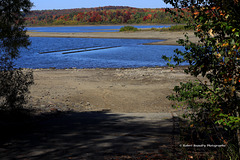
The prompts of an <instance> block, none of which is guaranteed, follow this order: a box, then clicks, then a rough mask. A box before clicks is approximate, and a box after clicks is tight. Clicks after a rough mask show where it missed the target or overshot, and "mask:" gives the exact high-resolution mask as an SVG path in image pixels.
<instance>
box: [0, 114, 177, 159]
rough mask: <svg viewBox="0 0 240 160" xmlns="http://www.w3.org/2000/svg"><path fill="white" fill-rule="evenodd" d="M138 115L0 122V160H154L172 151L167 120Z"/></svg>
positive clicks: (62, 116) (58, 116)
mask: <svg viewBox="0 0 240 160" xmlns="http://www.w3.org/2000/svg"><path fill="white" fill-rule="evenodd" d="M143 115H144V114H139V115H135V116H133V115H131V114H120V113H119V114H114V113H106V112H79V113H77V112H66V113H62V112H61V113H54V114H49V115H44V116H43V115H41V116H36V117H34V121H33V122H23V123H6V122H1V121H0V127H1V139H0V159H1V160H5V159H6V160H8V159H9V160H12V159H18V160H35V159H44V160H47V159H51V160H59V159H78V160H79V159H88V160H89V159H98V160H99V159H117V158H116V157H118V158H119V159H135V158H136V157H137V156H138V157H139V159H147V158H146V154H148V155H150V154H154V157H155V159H159V157H161V156H162V155H161V148H164V147H167V149H168V152H171V150H170V149H169V146H170V145H171V142H172V135H173V132H172V131H173V130H172V124H173V122H172V119H171V118H167V119H148V118H146V117H144V116H143ZM140 155H145V156H144V157H145V158H140ZM134 157H135V158H134ZM162 158H163V157H162ZM152 159H154V158H152Z"/></svg>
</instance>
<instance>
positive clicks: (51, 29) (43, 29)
mask: <svg viewBox="0 0 240 160" xmlns="http://www.w3.org/2000/svg"><path fill="white" fill-rule="evenodd" d="M121 27H123V25H122V26H75V27H72V26H71V27H70V26H69V27H27V30H29V31H34V32H63V33H69V32H118V31H119V29H120V28H121ZM134 27H137V28H139V29H140V28H153V27H154V28H163V27H170V26H163V25H134Z"/></svg>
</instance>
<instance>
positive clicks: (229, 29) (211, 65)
mask: <svg viewBox="0 0 240 160" xmlns="http://www.w3.org/2000/svg"><path fill="white" fill-rule="evenodd" d="M165 2H166V3H170V4H172V5H173V6H174V7H175V8H177V11H174V10H168V11H170V12H172V13H173V14H177V13H184V12H188V13H191V17H190V18H188V17H184V16H178V17H176V18H175V21H176V22H179V21H187V22H188V23H187V25H186V27H188V28H192V29H194V34H195V35H196V37H198V38H199V42H198V43H193V42H191V41H190V40H189V38H188V36H187V34H186V35H185V36H186V39H184V40H183V39H180V40H179V41H178V42H179V44H181V45H183V46H184V47H185V51H183V52H182V51H179V50H175V53H176V54H175V56H174V57H167V56H164V57H163V58H164V59H165V60H169V61H170V60H173V61H174V62H171V63H169V65H171V66H176V65H180V64H181V63H183V62H187V63H188V64H189V66H188V68H187V69H186V70H185V72H186V73H187V74H191V75H192V76H195V77H197V79H198V80H197V81H196V82H188V83H181V85H180V86H176V87H175V88H174V91H175V94H173V95H171V96H169V97H168V98H169V99H170V100H173V101H177V102H178V105H177V106H182V105H183V106H185V107H187V108H188V110H189V111H191V112H188V113H187V114H185V116H186V117H190V118H191V119H192V120H193V123H195V125H199V124H202V122H206V123H209V124H212V126H214V127H217V128H219V127H222V128H224V129H225V130H227V131H229V132H228V133H229V135H228V136H230V135H231V136H230V137H225V138H226V139H228V140H229V142H230V141H231V142H232V143H233V144H236V142H238V144H236V146H238V148H239V147H240V132H239V128H240V118H239V112H240V97H239V96H240V38H239V34H240V29H239V24H240V19H239V17H240V12H239V10H240V3H239V2H238V1H236V0H230V1H226V0H224V1H222V0H207V1H202V0H196V1H190V0H187V1H185V0H165ZM199 77H202V78H201V79H204V80H200V78H199ZM200 126H201V125H200ZM203 126H204V124H202V127H203ZM219 134H220V132H219ZM220 137H222V135H221V136H220ZM220 141H221V140H220ZM239 153H240V152H239Z"/></svg>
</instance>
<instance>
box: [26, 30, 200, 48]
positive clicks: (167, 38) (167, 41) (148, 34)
mask: <svg viewBox="0 0 240 160" xmlns="http://www.w3.org/2000/svg"><path fill="white" fill-rule="evenodd" d="M184 33H186V31H163V32H160V31H137V32H74V33H59V32H27V34H28V35H29V36H30V37H56V38H115V39H159V40H164V41H159V42H153V43H146V44H145V45H179V44H178V43H177V42H176V41H177V40H179V39H185V37H184ZM187 33H188V36H189V39H190V40H191V41H192V42H194V43H197V42H198V39H197V38H196V37H195V35H194V33H193V31H187Z"/></svg>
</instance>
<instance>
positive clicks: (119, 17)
mask: <svg viewBox="0 0 240 160" xmlns="http://www.w3.org/2000/svg"><path fill="white" fill-rule="evenodd" d="M184 16H189V15H184ZM25 19H26V25H28V26H37V25H84V24H150V23H151V24H157V23H162V24H164V23H165V24H166V23H173V22H172V19H173V16H172V15H171V14H170V13H168V12H166V11H165V9H163V8H159V9H139V8H132V7H124V6H107V7H97V8H81V9H64V10H41V11H39V10H36V11H31V12H30V13H29V14H27V15H25ZM183 23H184V22H183Z"/></svg>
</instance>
